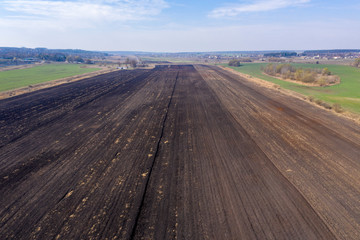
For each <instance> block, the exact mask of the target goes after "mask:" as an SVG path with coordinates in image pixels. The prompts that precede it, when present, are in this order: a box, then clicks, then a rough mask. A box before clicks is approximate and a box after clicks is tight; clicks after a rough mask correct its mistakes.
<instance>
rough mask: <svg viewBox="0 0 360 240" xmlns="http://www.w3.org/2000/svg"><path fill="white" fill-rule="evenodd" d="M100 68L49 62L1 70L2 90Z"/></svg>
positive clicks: (0, 82)
mask: <svg viewBox="0 0 360 240" xmlns="http://www.w3.org/2000/svg"><path fill="white" fill-rule="evenodd" d="M97 70H100V68H84V65H80V64H48V65H42V66H37V67H33V68H27V69H17V70H10V71H3V72H0V91H7V90H11V89H16V88H20V87H26V86H29V85H34V84H38V83H42V82H47V81H52V80H57V79H61V78H66V77H71V76H75V75H79V74H84V73H89V72H94V71H97Z"/></svg>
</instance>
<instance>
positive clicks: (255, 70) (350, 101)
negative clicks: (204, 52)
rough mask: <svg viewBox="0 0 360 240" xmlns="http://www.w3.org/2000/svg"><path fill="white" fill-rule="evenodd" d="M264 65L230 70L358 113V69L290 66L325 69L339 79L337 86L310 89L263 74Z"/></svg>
mask: <svg viewBox="0 0 360 240" xmlns="http://www.w3.org/2000/svg"><path fill="white" fill-rule="evenodd" d="M266 64H267V63H242V64H241V66H240V67H231V68H232V69H234V70H236V71H239V72H241V73H245V74H248V75H251V76H254V77H257V78H260V79H263V80H266V81H269V82H273V83H275V84H278V85H280V86H281V87H283V88H286V89H289V90H292V91H295V92H298V93H301V94H303V95H306V96H313V97H315V98H316V99H321V100H323V101H325V102H328V103H338V104H340V105H341V106H342V107H343V108H344V109H347V110H350V111H353V112H357V113H360V68H355V67H351V66H342V65H328V64H300V63H294V64H292V65H294V66H295V67H301V68H325V67H327V68H328V69H329V70H330V71H331V73H332V74H334V75H337V76H339V77H340V78H341V83H340V84H338V85H334V86H327V87H310V86H303V85H300V84H296V83H292V82H287V81H283V80H280V79H277V78H273V77H270V76H267V75H265V74H263V73H262V71H261V67H262V66H264V67H265V66H266ZM224 66H227V65H224Z"/></svg>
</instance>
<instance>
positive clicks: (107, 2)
mask: <svg viewBox="0 0 360 240" xmlns="http://www.w3.org/2000/svg"><path fill="white" fill-rule="evenodd" d="M359 13H360V2H359V1H358V0H349V1H334V0H329V1H325V0H223V1H219V0H208V1H201V0H193V1H190V0H182V1H180V0H1V1H0V46H14V47H47V48H81V49H88V50H129V51H131V50H133V51H156V52H165V51H167V52H182V51H236V50H238V51H249V50H304V49H335V48H336V49H341V48H360V14H359Z"/></svg>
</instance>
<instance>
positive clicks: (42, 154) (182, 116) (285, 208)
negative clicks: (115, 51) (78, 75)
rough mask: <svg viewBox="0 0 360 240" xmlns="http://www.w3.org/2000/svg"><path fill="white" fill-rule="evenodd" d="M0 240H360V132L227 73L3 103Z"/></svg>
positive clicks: (181, 69) (124, 79)
mask: <svg viewBox="0 0 360 240" xmlns="http://www.w3.org/2000/svg"><path fill="white" fill-rule="evenodd" d="M0 136H1V139H0V156H1V157H0V239H14V238H15V239H53V238H55V239H91V238H94V239H107V238H108V239H110V238H111V239H114V238H116V237H117V238H118V239H141V238H145V239H174V238H178V239H359V238H360V144H359V143H360V127H359V126H357V125H355V124H353V123H351V122H350V121H347V120H345V119H342V118H339V117H336V116H334V115H332V114H331V113H329V112H326V111H323V110H319V109H318V108H315V107H313V106H311V105H309V104H307V103H306V102H302V101H300V100H298V99H295V98H291V97H289V96H285V95H281V94H279V93H276V92H275V91H273V90H269V89H266V88H261V87H259V86H256V85H254V84H253V83H251V82H248V81H247V80H246V79H243V78H241V77H239V76H236V75H233V74H231V73H229V72H226V71H225V70H222V69H219V68H216V67H209V66H200V65H199V66H196V67H195V68H194V67H193V66H191V65H189V66H172V67H168V66H163V67H157V68H155V69H153V70H136V71H126V72H125V71H122V72H113V73H109V74H105V75H102V76H97V77H94V78H90V79H85V80H81V81H78V82H75V83H70V84H65V85H61V86H57V87H54V88H50V89H44V90H40V91H37V92H33V93H29V94H26V95H22V96H18V97H15V98H10V99H6V100H2V101H0Z"/></svg>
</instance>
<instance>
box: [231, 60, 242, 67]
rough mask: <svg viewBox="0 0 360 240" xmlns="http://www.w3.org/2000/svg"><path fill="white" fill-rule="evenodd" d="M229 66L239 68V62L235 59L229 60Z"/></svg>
mask: <svg viewBox="0 0 360 240" xmlns="http://www.w3.org/2000/svg"><path fill="white" fill-rule="evenodd" d="M229 66H232V67H240V61H239V60H236V59H233V60H230V61H229Z"/></svg>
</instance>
